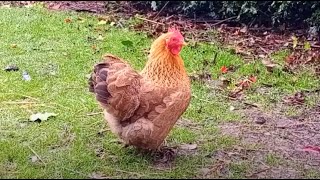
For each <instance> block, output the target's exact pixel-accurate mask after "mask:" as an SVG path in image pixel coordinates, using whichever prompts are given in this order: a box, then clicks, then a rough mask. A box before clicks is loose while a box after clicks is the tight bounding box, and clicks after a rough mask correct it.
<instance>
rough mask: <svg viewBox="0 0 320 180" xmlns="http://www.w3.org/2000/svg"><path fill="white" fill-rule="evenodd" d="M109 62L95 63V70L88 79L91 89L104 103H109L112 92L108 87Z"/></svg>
mask: <svg viewBox="0 0 320 180" xmlns="http://www.w3.org/2000/svg"><path fill="white" fill-rule="evenodd" d="M108 67H109V64H108V63H99V64H97V65H95V67H94V72H93V73H92V74H91V77H90V78H89V80H88V84H89V91H90V92H92V93H95V94H96V99H97V100H98V101H99V102H101V103H104V104H107V103H108V102H107V101H108V99H109V97H110V96H111V95H110V92H109V91H108V88H107V86H108V85H107V81H106V80H107V77H108Z"/></svg>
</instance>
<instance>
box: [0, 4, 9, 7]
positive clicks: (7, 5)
mask: <svg viewBox="0 0 320 180" xmlns="http://www.w3.org/2000/svg"><path fill="white" fill-rule="evenodd" d="M1 7H2V8H10V7H11V5H10V4H6V5H2V6H1Z"/></svg>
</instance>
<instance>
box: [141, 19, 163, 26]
mask: <svg viewBox="0 0 320 180" xmlns="http://www.w3.org/2000/svg"><path fill="white" fill-rule="evenodd" d="M136 18H138V19H141V20H144V21H148V22H151V23H155V24H160V25H163V26H165V24H163V23H161V22H157V21H152V20H149V19H146V18H141V17H136Z"/></svg>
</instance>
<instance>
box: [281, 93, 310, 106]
mask: <svg viewBox="0 0 320 180" xmlns="http://www.w3.org/2000/svg"><path fill="white" fill-rule="evenodd" d="M283 101H284V102H285V103H287V104H290V105H301V104H303V103H304V101H305V95H304V94H303V93H302V92H297V93H295V94H294V95H293V96H288V97H284V98H283Z"/></svg>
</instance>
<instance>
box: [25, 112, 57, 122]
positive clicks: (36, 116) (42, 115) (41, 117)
mask: <svg viewBox="0 0 320 180" xmlns="http://www.w3.org/2000/svg"><path fill="white" fill-rule="evenodd" d="M52 116H57V114H55V113H47V112H45V113H36V114H32V115H31V116H30V118H29V119H30V121H37V120H40V121H46V120H48V118H49V117H52Z"/></svg>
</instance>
